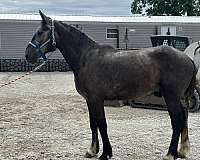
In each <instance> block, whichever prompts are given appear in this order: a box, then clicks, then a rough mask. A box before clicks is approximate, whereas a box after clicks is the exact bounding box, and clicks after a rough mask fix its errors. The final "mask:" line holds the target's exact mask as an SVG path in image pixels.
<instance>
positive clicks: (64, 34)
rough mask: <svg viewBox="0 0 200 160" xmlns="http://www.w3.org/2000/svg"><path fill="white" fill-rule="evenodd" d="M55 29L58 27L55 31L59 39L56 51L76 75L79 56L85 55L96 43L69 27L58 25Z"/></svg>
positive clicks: (78, 66) (78, 67)
mask: <svg viewBox="0 0 200 160" xmlns="http://www.w3.org/2000/svg"><path fill="white" fill-rule="evenodd" d="M56 27H59V29H58V30H57V32H58V34H59V39H60V42H59V43H60V44H58V49H59V50H60V52H61V53H62V55H63V57H64V58H65V60H66V61H67V63H68V64H69V65H70V67H71V69H72V70H73V72H75V73H77V72H78V71H79V70H80V58H81V56H82V55H83V54H86V52H87V51H88V50H89V49H92V48H93V47H94V46H95V45H96V43H95V42H94V41H93V40H91V39H89V38H88V37H87V36H86V35H84V34H82V33H81V32H79V31H76V30H75V29H74V28H71V26H64V25H63V24H59V23H58V25H57V26H56ZM70 32H73V33H70Z"/></svg>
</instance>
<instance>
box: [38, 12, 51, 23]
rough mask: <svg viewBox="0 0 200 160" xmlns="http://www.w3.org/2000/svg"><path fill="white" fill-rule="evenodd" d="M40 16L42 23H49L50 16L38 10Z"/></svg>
mask: <svg viewBox="0 0 200 160" xmlns="http://www.w3.org/2000/svg"><path fill="white" fill-rule="evenodd" d="M39 13H40V16H41V18H42V23H44V24H50V23H51V18H49V17H47V16H46V15H45V14H44V13H42V11H41V10H39Z"/></svg>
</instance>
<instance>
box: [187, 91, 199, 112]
mask: <svg viewBox="0 0 200 160" xmlns="http://www.w3.org/2000/svg"><path fill="white" fill-rule="evenodd" d="M199 109H200V97H199V93H198V91H197V90H196V89H194V93H193V95H192V98H191V100H190V103H189V111H190V112H197V111H198V110H199Z"/></svg>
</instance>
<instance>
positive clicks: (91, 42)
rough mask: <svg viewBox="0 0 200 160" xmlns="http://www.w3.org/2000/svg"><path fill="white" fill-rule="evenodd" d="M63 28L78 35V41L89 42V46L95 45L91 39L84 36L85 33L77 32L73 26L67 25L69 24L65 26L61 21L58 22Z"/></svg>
mask: <svg viewBox="0 0 200 160" xmlns="http://www.w3.org/2000/svg"><path fill="white" fill-rule="evenodd" d="M59 22H60V23H61V24H62V25H63V26H64V27H65V28H70V31H71V32H75V33H76V34H78V35H79V37H80V40H83V41H87V42H89V43H90V44H94V43H97V42H95V41H94V40H93V39H92V38H90V37H88V35H86V34H85V33H83V32H81V31H80V30H78V29H77V28H75V27H74V26H72V25H69V24H66V23H64V22H62V21H59Z"/></svg>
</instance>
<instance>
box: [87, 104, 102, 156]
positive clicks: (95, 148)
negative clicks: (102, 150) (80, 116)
mask: <svg viewBox="0 0 200 160" xmlns="http://www.w3.org/2000/svg"><path fill="white" fill-rule="evenodd" d="M87 105H88V110H89V117H90V129H91V131H92V143H91V146H90V147H89V149H88V151H87V152H86V154H85V157H86V158H92V157H95V156H96V155H97V153H98V152H99V139H98V130H97V123H96V121H95V118H94V117H93V115H92V112H91V106H90V103H87Z"/></svg>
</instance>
